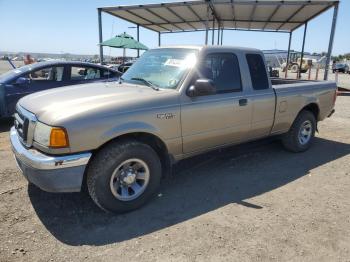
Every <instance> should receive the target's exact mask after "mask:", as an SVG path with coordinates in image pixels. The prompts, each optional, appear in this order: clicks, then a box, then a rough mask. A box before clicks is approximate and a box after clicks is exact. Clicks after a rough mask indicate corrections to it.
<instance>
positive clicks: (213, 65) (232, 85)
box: [196, 53, 242, 94]
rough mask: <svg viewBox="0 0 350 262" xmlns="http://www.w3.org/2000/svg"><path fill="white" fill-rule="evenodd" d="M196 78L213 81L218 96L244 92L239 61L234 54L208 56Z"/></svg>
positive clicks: (198, 70)
mask: <svg viewBox="0 0 350 262" xmlns="http://www.w3.org/2000/svg"><path fill="white" fill-rule="evenodd" d="M196 78H197V79H198V78H205V79H211V80H213V82H214V85H215V88H216V93H217V94H222V93H230V92H237V91H241V90H242V82H241V73H240V70H239V63H238V59H237V56H236V55H235V54H232V53H215V54H209V55H207V56H206V58H205V59H204V61H202V63H200V65H199V67H198V69H197V76H196Z"/></svg>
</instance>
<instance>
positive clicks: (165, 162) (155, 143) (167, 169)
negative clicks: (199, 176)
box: [90, 131, 174, 176]
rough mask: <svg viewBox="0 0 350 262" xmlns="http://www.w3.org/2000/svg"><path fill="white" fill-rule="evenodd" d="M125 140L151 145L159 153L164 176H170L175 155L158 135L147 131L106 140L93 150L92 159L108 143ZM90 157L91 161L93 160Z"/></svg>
mask: <svg viewBox="0 0 350 262" xmlns="http://www.w3.org/2000/svg"><path fill="white" fill-rule="evenodd" d="M125 140H136V141H139V142H141V143H144V144H146V145H149V146H150V147H151V148H152V149H153V150H154V151H155V152H156V153H157V155H158V157H159V159H160V161H161V165H162V174H163V176H168V175H169V174H170V173H171V166H172V164H173V162H174V157H173V156H172V155H171V154H169V151H168V148H167V145H166V143H165V142H164V141H163V140H162V139H161V138H160V137H159V136H157V135H155V134H153V133H150V132H145V131H140V132H138V131H133V132H130V133H123V134H120V135H117V136H116V137H114V138H112V139H110V140H108V141H106V142H105V143H104V144H102V145H101V146H100V147H98V148H97V149H95V150H93V154H92V157H91V159H92V158H93V157H94V156H95V155H96V154H97V153H98V152H99V151H101V150H102V149H103V148H105V147H106V146H107V145H108V144H110V143H112V142H115V141H125ZM91 159H90V161H91Z"/></svg>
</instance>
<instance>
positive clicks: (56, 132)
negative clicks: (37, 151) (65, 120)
mask: <svg viewBox="0 0 350 262" xmlns="http://www.w3.org/2000/svg"><path fill="white" fill-rule="evenodd" d="M34 141H35V142H37V143H39V144H41V145H43V146H47V147H52V148H61V147H68V146H69V142H68V135H67V131H66V130H65V129H64V128H62V127H52V126H48V125H45V124H43V123H41V122H37V123H36V127H35V131H34Z"/></svg>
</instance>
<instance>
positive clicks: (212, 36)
mask: <svg viewBox="0 0 350 262" xmlns="http://www.w3.org/2000/svg"><path fill="white" fill-rule="evenodd" d="M214 32H215V18H214V17H213V30H212V33H211V45H214V41H215V39H214V36H215V35H214Z"/></svg>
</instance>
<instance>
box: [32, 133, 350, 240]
mask: <svg viewBox="0 0 350 262" xmlns="http://www.w3.org/2000/svg"><path fill="white" fill-rule="evenodd" d="M349 153H350V145H349V144H344V143H340V142H336V141H331V140H326V139H321V138H315V141H314V145H313V146H312V147H311V149H310V150H309V151H307V152H304V153H299V154H294V153H289V152H286V151H284V150H283V149H282V147H281V146H280V144H279V142H277V141H273V142H271V141H266V140H265V141H259V142H253V143H249V144H245V145H241V146H234V147H231V148H228V149H225V150H221V151H214V152H211V153H207V154H204V155H201V156H198V157H194V158H191V159H188V160H184V161H181V162H180V163H179V164H177V165H176V166H175V169H174V172H173V173H174V175H173V177H172V178H169V179H166V180H164V181H163V183H162V185H161V187H160V190H159V195H158V196H157V197H155V199H153V200H152V201H151V202H150V203H149V204H147V205H146V206H144V207H143V208H141V209H138V210H136V211H133V212H131V213H127V214H122V215H113V214H107V213H104V212H103V211H101V210H100V209H99V208H97V207H96V206H95V204H94V203H93V202H92V200H90V198H89V197H88V196H87V195H86V194H82V193H72V194H53V193H46V192H43V191H41V190H40V189H38V188H36V187H35V186H32V185H30V186H29V188H28V193H29V197H30V200H31V202H32V205H33V207H34V209H35V211H36V213H37V215H38V217H39V219H40V220H41V221H42V223H43V225H44V226H45V227H46V228H47V230H49V231H50V232H51V234H52V235H53V236H54V237H56V238H57V239H58V240H59V241H61V242H63V243H66V244H68V245H73V246H77V245H106V244H110V243H115V242H121V241H125V240H128V239H132V238H135V237H139V236H143V235H146V234H149V233H152V232H154V231H157V230H160V229H162V228H166V227H169V226H172V225H175V224H178V223H181V222H184V221H186V220H189V219H192V218H195V217H197V216H200V215H202V214H205V213H207V212H210V211H213V210H216V209H218V208H220V207H223V206H226V205H228V204H231V203H238V204H241V205H243V206H245V207H247V208H255V209H262V208H264V207H263V206H256V205H254V204H250V203H248V202H249V201H246V199H249V198H252V197H254V196H258V195H261V194H264V193H266V192H269V191H271V190H274V189H276V188H279V187H282V186H284V185H286V184H288V183H290V182H292V181H294V180H296V179H299V178H301V177H303V176H305V175H306V174H308V172H309V171H310V170H312V169H314V168H316V167H319V166H322V165H324V164H326V163H328V162H331V161H333V160H336V159H338V158H341V157H343V156H345V155H347V154H349Z"/></svg>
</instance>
